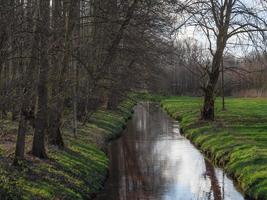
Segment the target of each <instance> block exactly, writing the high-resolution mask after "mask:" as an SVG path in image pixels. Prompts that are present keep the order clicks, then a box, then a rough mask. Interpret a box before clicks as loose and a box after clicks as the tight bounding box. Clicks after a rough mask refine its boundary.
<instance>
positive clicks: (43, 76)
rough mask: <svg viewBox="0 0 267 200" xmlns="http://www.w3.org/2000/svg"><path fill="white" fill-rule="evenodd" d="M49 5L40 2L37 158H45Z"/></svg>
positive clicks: (45, 0) (35, 133)
mask: <svg viewBox="0 0 267 200" xmlns="http://www.w3.org/2000/svg"><path fill="white" fill-rule="evenodd" d="M49 4H50V2H49V1H47V0H40V2H39V11H40V22H39V23H38V24H39V26H38V30H39V31H40V48H41V49H40V70H39V80H38V103H37V114H36V122H35V132H34V137H33V145H32V154H33V155H34V156H36V157H38V158H47V155H46V151H45V133H46V130H47V109H48V106H47V103H48V91H47V78H48V70H49V62H48V42H49V37H48V31H49V18H50V14H49Z"/></svg>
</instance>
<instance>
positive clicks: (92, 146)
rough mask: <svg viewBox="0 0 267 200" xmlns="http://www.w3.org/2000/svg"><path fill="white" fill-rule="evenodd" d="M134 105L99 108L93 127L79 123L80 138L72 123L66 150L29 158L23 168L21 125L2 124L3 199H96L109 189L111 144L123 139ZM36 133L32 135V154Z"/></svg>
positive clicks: (0, 170)
mask: <svg viewBox="0 0 267 200" xmlns="http://www.w3.org/2000/svg"><path fill="white" fill-rule="evenodd" d="M133 106H134V102H133V101H124V102H123V103H122V104H121V105H120V106H119V108H118V110H117V111H114V112H111V111H105V110H101V109H100V110H98V111H97V112H95V113H94V114H93V115H92V116H91V118H90V120H89V122H88V123H86V124H81V123H80V124H79V126H78V135H77V138H74V137H73V135H72V131H71V127H68V124H71V121H70V120H68V119H66V121H65V124H66V125H65V128H64V140H65V144H66V148H65V149H63V150H59V149H57V148H55V147H49V148H47V151H48V155H49V160H39V159H36V158H33V157H32V156H31V155H30V154H27V155H26V160H25V162H23V163H22V166H21V167H19V168H18V167H13V166H12V159H13V157H14V149H15V141H16V132H17V123H16V122H12V121H11V120H9V118H8V119H6V120H1V121H0V199H1V200H5V199H7V200H11V199H12V200H16V199H34V200H38V199H71V200H73V199H90V198H91V197H92V196H94V194H95V193H96V192H98V191H99V190H100V189H101V188H102V187H103V182H104V180H105V178H106V175H107V169H108V158H107V155H106V154H105V153H104V149H105V146H106V144H107V141H108V140H110V139H112V138H115V137H118V136H119V134H120V133H121V132H122V129H123V127H124V126H125V124H126V121H127V119H128V118H129V117H130V116H131V110H132V108H133ZM31 132H32V131H29V133H28V134H27V144H26V147H27V152H29V151H30V147H31V140H32V134H31Z"/></svg>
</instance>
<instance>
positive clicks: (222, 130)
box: [161, 97, 267, 199]
mask: <svg viewBox="0 0 267 200" xmlns="http://www.w3.org/2000/svg"><path fill="white" fill-rule="evenodd" d="M161 105H162V106H163V107H164V109H165V110H166V111H167V112H168V113H169V114H170V115H171V116H172V117H173V118H175V119H177V120H179V121H180V123H181V128H182V130H183V133H184V134H185V136H186V137H187V138H189V139H190V140H191V141H192V142H193V143H194V144H195V145H196V146H197V147H198V148H199V149H201V150H202V151H203V152H204V153H205V154H206V155H207V156H208V157H209V158H210V159H212V160H213V161H214V162H215V163H216V164H218V165H220V166H221V167H223V168H224V169H225V171H226V172H227V173H228V174H229V175H230V176H232V177H233V178H234V179H235V180H236V181H237V182H238V183H239V185H240V187H241V188H242V189H243V191H244V192H245V194H246V196H248V197H249V198H252V199H267V99H240V98H228V99H227V100H226V105H227V111H221V102H220V101H217V103H216V120H215V122H203V121H200V120H199V114H200V109H201V105H202V101H201V99H200V98H193V97H171V98H169V99H166V100H162V101H161Z"/></svg>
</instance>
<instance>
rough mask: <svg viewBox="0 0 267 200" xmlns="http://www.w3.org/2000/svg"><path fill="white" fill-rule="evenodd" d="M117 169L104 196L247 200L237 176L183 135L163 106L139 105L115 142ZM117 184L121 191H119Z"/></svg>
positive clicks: (149, 199) (146, 199) (144, 199)
mask: <svg viewBox="0 0 267 200" xmlns="http://www.w3.org/2000/svg"><path fill="white" fill-rule="evenodd" d="M110 152H111V157H112V158H116V159H112V166H111V167H112V169H111V170H112V171H111V176H110V179H109V181H108V184H107V186H106V191H105V193H106V195H105V194H103V197H102V198H99V200H104V199H110V200H214V199H215V200H242V199H243V197H242V195H241V194H240V193H239V192H237V190H236V189H235V187H234V185H233V183H232V181H231V180H230V179H228V178H227V177H226V176H225V175H224V173H223V172H222V171H221V170H220V169H217V168H214V167H212V165H210V163H209V162H208V161H206V160H205V159H204V158H203V156H202V155H201V153H200V152H199V151H198V150H197V149H196V148H195V147H194V146H193V145H192V144H191V143H190V142H189V141H188V140H187V139H185V138H184V137H182V136H181V135H180V132H179V124H178V123H177V122H175V121H173V120H172V119H170V118H169V117H168V116H167V115H166V114H165V113H164V112H162V111H161V110H160V109H159V108H158V107H155V106H152V105H148V104H143V105H142V106H138V107H137V108H136V112H135V115H134V117H133V120H132V122H131V123H129V125H128V127H127V129H126V132H125V134H124V136H123V137H122V138H121V139H119V140H118V141H116V142H114V143H113V144H112V145H111V149H110ZM116 190H117V191H116Z"/></svg>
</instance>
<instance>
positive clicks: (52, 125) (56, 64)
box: [48, 0, 64, 148]
mask: <svg viewBox="0 0 267 200" xmlns="http://www.w3.org/2000/svg"><path fill="white" fill-rule="evenodd" d="M62 2H63V1H62V0H53V2H52V6H53V15H52V28H53V43H54V44H55V45H56V46H55V47H56V48H62V49H63V46H62V45H61V44H60V42H61V35H60V34H61V30H62V29H64V19H63V16H64V15H63V6H62ZM60 59H62V54H61V53H60V52H57V51H56V52H55V53H54V56H53V58H52V64H53V68H52V69H51V73H52V74H53V75H55V74H62V73H61V69H60V68H61V63H60ZM52 80H53V81H52V84H51V90H52V91H51V101H50V105H49V114H48V118H49V119H48V142H49V144H51V145H55V146H58V147H59V148H64V141H63V137H62V134H61V125H62V123H61V113H60V106H61V105H60V104H59V95H60V92H61V90H63V88H59V81H60V80H59V78H58V77H57V76H53V79H52Z"/></svg>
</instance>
